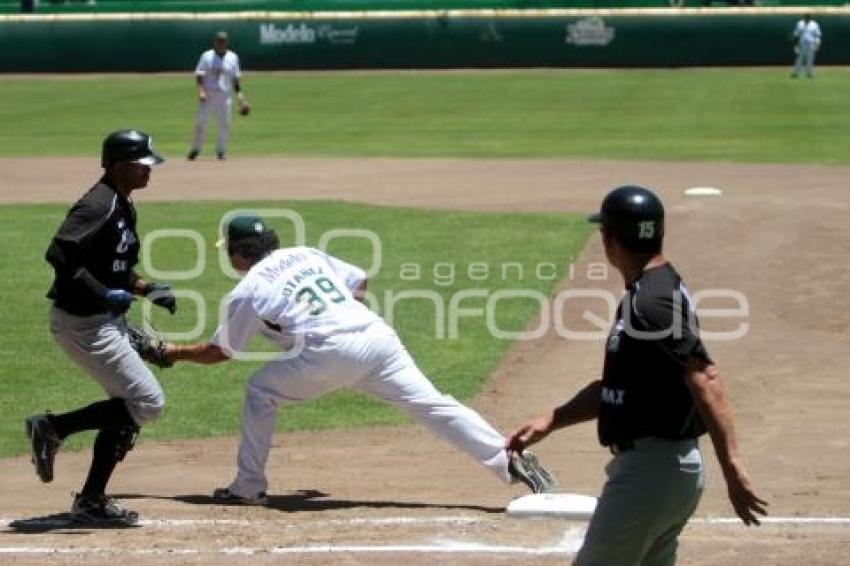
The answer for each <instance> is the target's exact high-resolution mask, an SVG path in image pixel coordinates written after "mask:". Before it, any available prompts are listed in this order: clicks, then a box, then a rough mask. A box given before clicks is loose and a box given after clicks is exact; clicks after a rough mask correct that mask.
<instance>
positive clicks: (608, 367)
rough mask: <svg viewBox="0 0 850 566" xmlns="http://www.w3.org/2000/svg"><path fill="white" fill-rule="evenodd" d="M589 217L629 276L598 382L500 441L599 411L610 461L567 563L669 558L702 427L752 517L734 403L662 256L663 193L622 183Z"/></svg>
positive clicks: (521, 442) (697, 473)
mask: <svg viewBox="0 0 850 566" xmlns="http://www.w3.org/2000/svg"><path fill="white" fill-rule="evenodd" d="M589 220H590V221H591V222H596V223H599V224H600V232H601V234H602V241H603V243H604V246H605V253H606V255H607V257H608V261H609V262H610V263H611V264H612V265H613V266H614V267H616V268H617V270H618V271H620V273H621V274H622V276H623V279H624V281H625V283H626V292H625V295H624V297H623V299H622V301H621V302H620V305H619V307H618V309H617V317H616V321H615V322H614V325H613V327H612V329H611V332H610V334H609V336H608V340H607V343H606V348H605V363H604V368H603V372H602V379H601V380H596V381H593V382H592V383H590V384H589V385H587V386H586V387H585V388H584V389H583V390H582V391H580V392H579V393H578V394H577V395H575V396H574V397H573V398H572V399H571V400H570V401H568V402H567V403H565V404H564V405H561V406H560V407H558V408H556V409H554V410H553V411H551V412H550V413H548V414H544V415H541V416H540V417H538V418H536V419H534V420H531V421H529V422H528V423H527V424H525V425H524V426H522V427H521V428H519V429H518V430H517V431H516V432H515V433H514V434H513V435H512V436H511V438H510V439H509V440H508V447H509V448H510V449H512V450H522V449H524V448H525V447H527V446H529V445H531V444H534V443H536V442H538V441H540V440H542V439H543V438H544V437H546V435H548V434H549V433H550V432H552V431H554V430H557V429H559V428H563V427H566V426H569V425H572V424H576V423H579V422H583V421H587V420H591V419H594V418H595V419H597V422H598V433H599V441H600V443H601V444H602V445H604V446H606V447H608V448H609V449H610V450H611V452H612V453H613V454H614V458H613V460H611V462H610V463H609V464H608V466H606V473H607V475H608V481H607V482H606V483H605V487H604V488H603V491H602V495H601V496H600V498H599V502H598V505H597V508H596V511H595V513H594V515H593V518H592V519H591V521H590V525H589V527H588V530H587V535H586V537H585V540H584V545H583V546H582V548H581V550H580V551H579V553H578V556H577V557H576V561H575V563H576V564H581V565H605V566H618V565H627V564H628V565H631V564H642V565H649V564H652V565H662V564H663V565H668V564H673V563H675V561H676V547H677V541H678V536H679V533H680V532H681V531H682V528H683V527H684V526H685V524H686V523H687V521H688V518H689V517H690V516H691V515H692V514H693V512H694V510H695V509H696V506H697V503H698V502H699V498H700V495H701V494H702V489H703V479H704V476H703V473H704V472H703V462H702V455H701V453H700V450H699V445H698V443H697V438H698V437H699V436H701V435H702V434H703V433H705V432H708V433H709V435H710V437H711V440H712V442H713V444H714V448H715V451H716V453H717V457H718V460H719V462H720V466H721V469H722V470H723V474H724V477H725V479H726V484H727V487H728V490H729V498H730V499H731V501H732V505H733V506H734V508H735V512H736V513H737V514H738V516H739V517H741V519H742V520H743V522H744V523H745V524H746V525H750V524H756V525H757V524H759V521H758V518H757V514H765V509H764V507H765V505H766V502H765V501H763V500H762V499H760V498H759V497H758V496H757V495H756V494H755V492H754V490H753V488H752V486H751V484H750V480H749V478H748V476H747V473H746V471H745V470H744V467H743V465H742V463H741V460H740V458H739V457H738V452H737V446H736V441H735V430H734V421H733V417H732V411H731V408H730V406H729V403H728V401H727V398H726V394H725V392H724V387H723V382H722V380H721V378H720V374H719V373H718V370H717V368H716V367H715V365H714V362H713V361H712V360H711V358H710V356H709V354H708V352H707V351H706V349H705V346H704V345H703V343H702V341H701V340H700V338H699V330H698V323H697V319H696V315H695V313H694V309H693V306H692V305H691V301H690V297H689V295H688V291H687V288H686V287H685V285H684V283H683V282H682V278H681V277H680V276H679V274H678V273H677V272H676V270H675V269H674V268H673V266H672V265H670V263H669V262H668V261H667V260H666V259H665V258H664V256H663V255H662V254H661V243H662V239H663V237H664V208H663V206H662V204H661V201H660V200H659V199H658V197H657V196H656V195H655V194H654V193H653V192H651V191H649V190H647V189H645V188H642V187H635V186H626V187H620V188H617V189H615V190H613V191H611V192H610V193H609V194H608V195H607V196H606V197H605V199H604V201H603V202H602V207H601V210H600V212H599V213H598V214H594V215H592V216H591V217H590V218H589Z"/></svg>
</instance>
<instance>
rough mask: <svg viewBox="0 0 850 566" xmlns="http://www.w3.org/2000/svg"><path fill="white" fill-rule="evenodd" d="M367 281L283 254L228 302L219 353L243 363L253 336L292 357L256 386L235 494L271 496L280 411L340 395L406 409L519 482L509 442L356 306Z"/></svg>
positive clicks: (298, 252)
mask: <svg viewBox="0 0 850 566" xmlns="http://www.w3.org/2000/svg"><path fill="white" fill-rule="evenodd" d="M365 277H366V275H365V273H364V272H363V270H361V269H360V268H358V267H355V266H353V265H350V264H348V263H345V262H343V261H341V260H339V259H336V258H334V257H331V256H328V255H327V254H325V253H323V252H321V251H319V250H316V249H313V248H307V247H295V248H284V249H279V250H277V251H275V252H273V253H271V254H270V255H269V256H267V257H266V258H264V259H262V260H261V261H260V262H258V263H257V264H255V265H254V266H253V267H252V268H251V269H250V271H249V272H248V273H247V275H246V276H245V278H244V279H243V280H242V281H241V282H240V283H239V285H237V287H236V288H235V289H234V290H233V291H232V292H231V293H230V295H229V296H228V297H227V314H226V320H225V321H224V322H223V323H222V324H221V325H220V326H219V328H218V329H217V330H216V333H215V335H214V337H213V339H212V341H211V342H212V343H213V344H216V345H217V346H219V347H220V348H221V349H222V351H224V352H225V353H226V354H227V355H228V356H229V357H231V358H239V357H240V355H241V354H240V353H244V352H246V349H247V345H248V341H249V339H250V338H251V336H252V335H254V334H256V333H260V334H263V335H264V336H266V337H267V338H269V339H270V340H272V341H274V342H276V343H277V344H279V345H280V346H281V348H282V349H284V350H285V352H284V353H283V354H282V355H281V357H280V359H277V360H274V361H271V362H269V363H268V364H266V365H265V366H264V367H263V368H261V369H260V370H258V371H257V372H256V373H254V375H253V376H252V377H251V379H250V382H249V383H248V387H247V391H246V395H245V406H244V409H243V421H242V436H241V440H240V443H239V452H238V457H237V460H238V462H237V463H238V471H237V476H236V479H235V480H234V481H233V483H232V484H231V485H230V490H231V491H232V492H233V493H235V494H237V495H240V496H243V497H255V496H256V495H257V494H258V493H260V492H264V491H265V490H266V486H267V480H266V475H265V467H266V460H267V458H268V455H269V449H270V447H271V442H272V435H273V433H274V429H275V421H276V414H277V409H278V407H279V406H280V405H286V404H292V403H297V402H299V401H306V400H308V399H313V398H315V397H318V396H320V395H322V394H324V393H327V392H329V391H332V390H334V389H337V388H340V387H350V388H352V389H355V390H358V391H362V392H364V393H369V394H371V395H374V396H376V397H378V398H380V399H383V400H384V401H387V402H389V403H391V404H393V405H395V406H397V407H399V408H400V409H402V410H404V411H406V412H407V413H408V414H409V415H410V416H411V417H412V418H414V419H415V420H416V421H417V422H419V423H421V424H423V425H424V426H426V427H427V428H428V429H430V430H431V431H432V432H434V433H435V434H437V435H439V436H440V437H442V438H444V439H445V440H447V441H449V442H451V443H452V444H454V445H455V446H457V447H458V448H459V449H461V450H463V451H465V452H467V453H468V454H470V455H471V456H472V457H473V458H475V459H476V460H478V461H479V462H480V463H481V464H483V465H484V466H486V467H487V468H489V469H490V470H492V471H493V472H495V473H496V474H497V475H498V476H499V477H500V478H502V479H503V480H504V481H506V482H511V481H512V480H511V474H510V472H509V470H508V457H507V453H506V451H505V439H504V437H503V436H502V435H501V434H500V433H499V432H497V431H496V430H495V429H494V428H493V427H491V426H490V425H489V424H488V423H487V422H486V421H484V419H483V418H481V416H480V415H478V413H476V412H475V411H473V410H471V409H469V408H467V407H465V406H464V405H461V404H460V403H458V402H457V401H456V400H455V399H454V398H452V397H451V396H449V395H443V394H441V393H440V392H439V391H437V389H436V388H435V387H434V386H433V385H432V384H431V382H430V381H429V380H428V378H426V377H425V376H424V375H423V374H422V372H421V371H420V370H419V368H417V367H416V364H415V363H414V361H413V359H412V358H411V357H410V355H409V354H408V352H407V350H406V349H405V347H404V346H403V345H402V343H401V342H400V341H399V339H398V336H397V335H396V333H395V331H394V330H393V329H392V328H390V327H389V326H388V325H387V324H386V323H385V322H384V321H383V320H382V319H381V318H380V317H379V316H377V315H376V314H375V313H374V312H372V311H370V310H369V309H368V308H366V307H365V306H364V305H363V304H361V303H360V302H358V301H356V300H355V299H354V298H353V295H352V290H355V289H357V288H358V286H360V284H361V283H362V282H363V281H364V280H365ZM287 349H288V350H287Z"/></svg>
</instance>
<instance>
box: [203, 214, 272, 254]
mask: <svg viewBox="0 0 850 566" xmlns="http://www.w3.org/2000/svg"><path fill="white" fill-rule="evenodd" d="M269 231H270V228H269V227H268V225H267V224H266V223H265V222H264V221H263V219H262V218H260V217H259V216H255V215H253V214H245V215H241V216H234V217H233V218H231V219H230V222H228V223H227V228H226V229H225V236H224V238H222V239H220V240H219V241H218V242H216V243H215V246H216V247H217V248H220V247H221V246H223V245H224V243H225V242H235V241H238V240H244V239H245V238H251V237H256V236H261V235H263V234H264V233H266V232H269Z"/></svg>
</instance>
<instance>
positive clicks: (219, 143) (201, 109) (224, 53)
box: [186, 31, 250, 161]
mask: <svg viewBox="0 0 850 566" xmlns="http://www.w3.org/2000/svg"><path fill="white" fill-rule="evenodd" d="M228 45H229V39H228V36H227V32H224V31H220V32H218V33H216V34H215V39H214V40H213V48H212V49H209V50H207V51H204V53H203V54H201V58H200V59H199V60H198V66H197V67H196V68H195V82H196V83H197V85H198V113H197V115H196V117H195V132H194V137H193V138H192V147H191V148H190V149H189V155H187V156H186V157H187V158H188V159H189V160H190V161H191V160H194V159H195V158H197V157H198V155H199V154H200V153H201V148H202V147H203V145H204V137H205V136H206V134H207V125H208V124H209V120H210V115H211V114H215V117H216V120H217V124H218V126H217V128H218V129H217V132H216V142H215V155H216V157H218V159H225V158H226V156H227V140H228V138H229V136H230V106H231V91H233V92H235V93H236V97H237V99H238V101H239V109H240V112H241V113H247V109H248V108H250V107H249V106H248V101H247V100H246V99H245V95H244V93H243V92H242V84H241V82H240V77H241V76H242V71H241V70H240V68H239V56H238V55H237V54H236V53H235V52H234V51H231V50H229V49H228Z"/></svg>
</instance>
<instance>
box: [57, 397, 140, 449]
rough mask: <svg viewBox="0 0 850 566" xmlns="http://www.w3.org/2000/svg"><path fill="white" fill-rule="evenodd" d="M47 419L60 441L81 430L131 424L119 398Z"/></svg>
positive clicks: (131, 419) (129, 417)
mask: <svg viewBox="0 0 850 566" xmlns="http://www.w3.org/2000/svg"><path fill="white" fill-rule="evenodd" d="M47 418H48V420H49V421H50V424H52V425H53V428H54V429H56V434H58V435H59V438H62V439H64V438H65V437H67V436H70V435H72V434H74V433H77V432H80V431H83V430H101V429H105V428H109V427H115V426H120V425H123V424H132V423H133V418H132V417H131V416H130V413H129V412H128V411H127V406H126V405H125V404H124V400H123V399H121V398H119V397H113V398H112V399H107V400H105V401H97V402H96V403H92V404H91V405H88V406H87V407H83V408H81V409H77V410H76V411H70V412H68V413H62V414H61V415H49V416H48V417H47Z"/></svg>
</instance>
